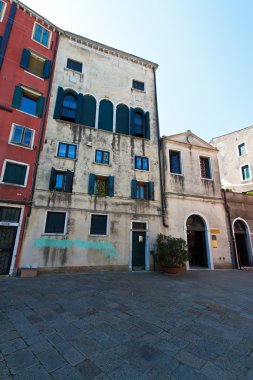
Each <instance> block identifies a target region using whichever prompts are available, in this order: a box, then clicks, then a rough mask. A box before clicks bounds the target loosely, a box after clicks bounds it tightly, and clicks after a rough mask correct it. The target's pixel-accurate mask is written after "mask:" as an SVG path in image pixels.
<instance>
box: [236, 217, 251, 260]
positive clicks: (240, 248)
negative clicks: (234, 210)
mask: <svg viewBox="0 0 253 380" xmlns="http://www.w3.org/2000/svg"><path fill="white" fill-rule="evenodd" d="M234 235H235V245H236V252H237V258H238V265H239V267H249V266H251V265H252V259H251V249H250V242H249V236H248V233H247V226H246V223H245V222H244V221H243V220H240V219H237V220H236V221H235V222H234Z"/></svg>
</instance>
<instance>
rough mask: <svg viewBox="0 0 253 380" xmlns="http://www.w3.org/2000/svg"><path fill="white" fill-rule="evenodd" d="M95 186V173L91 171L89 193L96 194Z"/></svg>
mask: <svg viewBox="0 0 253 380" xmlns="http://www.w3.org/2000/svg"><path fill="white" fill-rule="evenodd" d="M94 187H95V174H93V173H90V174H89V189H88V194H90V195H93V194H94Z"/></svg>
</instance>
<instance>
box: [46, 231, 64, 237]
mask: <svg viewBox="0 0 253 380" xmlns="http://www.w3.org/2000/svg"><path fill="white" fill-rule="evenodd" d="M66 235H67V234H66V233H65V232H64V233H62V234H61V233H58V234H57V233H43V234H41V236H66Z"/></svg>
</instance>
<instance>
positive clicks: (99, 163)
mask: <svg viewBox="0 0 253 380" xmlns="http://www.w3.org/2000/svg"><path fill="white" fill-rule="evenodd" d="M97 150H101V151H102V152H107V153H109V163H108V164H104V163H103V162H96V151H97ZM94 164H96V165H104V166H111V152H110V150H106V149H100V148H96V149H95V151H94Z"/></svg>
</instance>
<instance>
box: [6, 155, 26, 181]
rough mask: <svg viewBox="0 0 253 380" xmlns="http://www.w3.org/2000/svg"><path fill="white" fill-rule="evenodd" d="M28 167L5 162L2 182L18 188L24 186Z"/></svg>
mask: <svg viewBox="0 0 253 380" xmlns="http://www.w3.org/2000/svg"><path fill="white" fill-rule="evenodd" d="M27 171H28V165H26V164H21V163H16V162H13V161H5V166H4V169H3V174H2V182H3V183H9V184H13V185H18V186H26V180H27Z"/></svg>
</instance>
